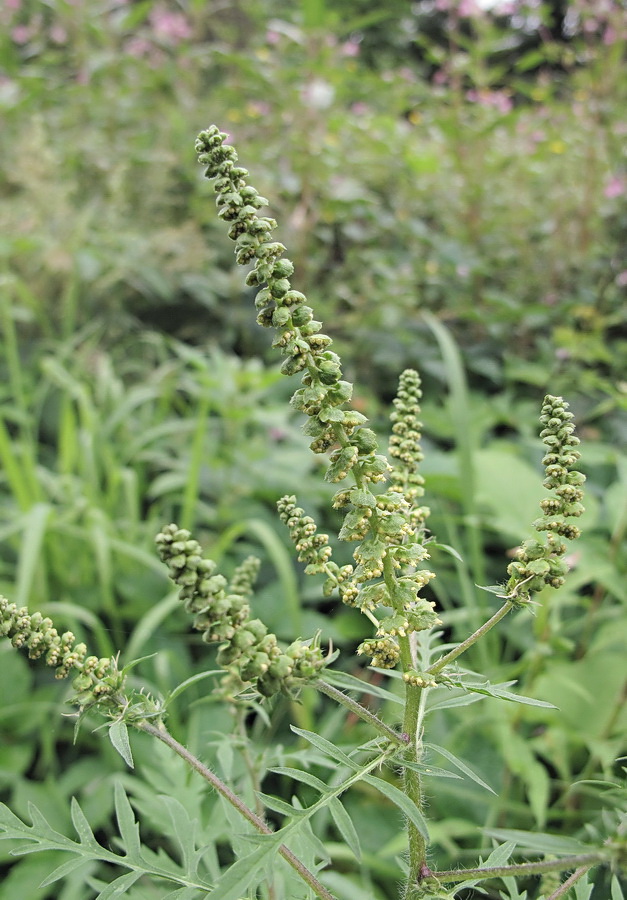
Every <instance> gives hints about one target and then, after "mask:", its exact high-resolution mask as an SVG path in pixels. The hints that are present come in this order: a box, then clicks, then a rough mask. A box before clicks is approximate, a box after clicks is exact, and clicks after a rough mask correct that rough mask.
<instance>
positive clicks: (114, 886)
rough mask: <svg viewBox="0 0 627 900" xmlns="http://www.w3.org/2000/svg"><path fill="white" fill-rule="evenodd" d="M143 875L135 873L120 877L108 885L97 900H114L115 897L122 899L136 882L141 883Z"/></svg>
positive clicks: (127, 873)
mask: <svg viewBox="0 0 627 900" xmlns="http://www.w3.org/2000/svg"><path fill="white" fill-rule="evenodd" d="M143 874H144V873H143V872H141V871H139V872H138V871H133V872H126V873H125V874H124V875H120V876H119V877H118V878H116V879H115V881H112V882H111V883H110V884H108V885H107V886H106V888H105V889H104V890H103V891H101V892H100V893H99V894H98V896H97V897H96V898H95V900H114V898H115V897H121V896H122V894H125V893H126V892H127V891H128V889H129V888H130V887H132V886H133V885H134V884H135V882H136V881H139V879H140V878H141V877H142V875H143Z"/></svg>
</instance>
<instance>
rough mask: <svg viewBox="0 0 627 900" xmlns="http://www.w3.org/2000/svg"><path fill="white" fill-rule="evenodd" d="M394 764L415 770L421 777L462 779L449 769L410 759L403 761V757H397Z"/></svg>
mask: <svg viewBox="0 0 627 900" xmlns="http://www.w3.org/2000/svg"><path fill="white" fill-rule="evenodd" d="M393 762H394V765H395V766H403V768H405V769H413V771H414V772H420V774H421V775H429V776H430V777H431V778H458V779H461V775H456V774H455V772H449V770H448V769H439V768H438V767H437V766H430V765H428V764H427V763H418V762H414V761H413V760H410V759H403V757H402V756H398V757H395V758H394V760H393Z"/></svg>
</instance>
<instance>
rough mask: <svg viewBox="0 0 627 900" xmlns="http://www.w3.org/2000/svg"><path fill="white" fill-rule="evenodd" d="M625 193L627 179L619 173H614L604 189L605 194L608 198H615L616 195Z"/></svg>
mask: <svg viewBox="0 0 627 900" xmlns="http://www.w3.org/2000/svg"><path fill="white" fill-rule="evenodd" d="M624 193H625V179H624V178H621V177H620V176H618V175H614V176H613V177H612V178H610V180H609V181H608V183H607V184H606V185H605V188H604V190H603V195H604V196H605V197H607V198H608V200H613V199H614V197H620V196H621V195H622V194H624Z"/></svg>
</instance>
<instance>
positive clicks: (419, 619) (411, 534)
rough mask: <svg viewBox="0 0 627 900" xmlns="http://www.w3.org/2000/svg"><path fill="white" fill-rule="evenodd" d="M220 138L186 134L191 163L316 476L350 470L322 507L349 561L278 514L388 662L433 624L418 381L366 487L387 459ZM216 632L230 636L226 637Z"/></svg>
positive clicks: (399, 409)
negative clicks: (336, 526)
mask: <svg viewBox="0 0 627 900" xmlns="http://www.w3.org/2000/svg"><path fill="white" fill-rule="evenodd" d="M226 137H227V135H226V134H224V133H222V132H220V131H219V129H218V128H217V127H216V126H215V125H212V126H210V127H209V128H207V129H206V130H205V131H203V132H201V133H200V134H199V136H198V139H197V141H196V151H197V153H198V161H199V162H200V163H201V164H203V165H205V166H206V169H205V175H206V177H207V178H209V179H214V180H215V181H214V189H215V191H216V194H217V200H216V202H217V206H218V215H219V216H220V218H222V219H223V220H225V221H226V222H228V223H229V236H230V237H231V239H232V240H234V241H235V244H236V250H235V256H236V260H237V262H238V263H240V264H241V265H248V264H250V263H252V264H253V268H252V270H251V271H250V272H249V274H248V276H247V278H246V283H247V284H248V285H249V286H251V287H255V288H258V292H257V295H256V298H255V306H256V308H257V310H258V315H257V321H258V322H259V324H261V325H263V326H265V327H272V328H274V329H275V330H276V337H275V339H274V346H276V347H278V348H279V349H280V350H281V353H282V354H283V356H284V357H285V361H284V363H283V366H282V369H281V370H282V372H283V373H284V374H286V375H292V374H295V373H297V372H302V373H303V376H302V386H301V387H300V388H299V389H297V390H296V392H295V393H294V395H293V397H292V400H291V404H292V406H293V407H294V408H295V409H297V410H299V411H301V412H304V413H305V414H306V415H307V416H308V417H309V418H308V421H307V423H306V424H305V426H304V431H305V433H306V434H307V435H308V436H309V437H311V438H312V441H311V444H310V447H311V449H312V450H313V452H314V453H325V452H327V451H329V452H330V464H329V467H328V469H327V471H326V474H325V479H326V480H327V481H329V482H331V483H337V482H340V481H343V480H344V479H345V478H347V477H348V476H349V475H350V476H351V477H352V479H353V482H354V486H353V487H352V488H351V487H348V488H345V489H342V490H340V491H338V492H337V493H336V495H335V497H334V501H333V505H334V506H335V507H336V508H342V507H348V508H349V509H348V512H347V513H346V516H345V519H344V524H343V526H342V528H341V530H340V533H339V538H340V540H345V541H357V542H359V544H358V546H357V548H356V549H355V551H354V554H353V556H354V559H355V563H356V566H355V567H353V566H344V567H342V568H340V567H339V566H338V565H337V564H336V563H334V562H333V561H332V560H331V550H330V548H329V547H328V538H327V537H326V535H322V534H317V533H316V525H315V523H314V522H313V520H312V519H311V518H310V517H309V516H305V515H304V512H303V510H301V509H300V508H299V507H297V506H296V501H295V498H293V497H284V498H283V499H282V500H281V501H280V502H279V512H280V515H281V518H282V520H283V521H284V522H285V523H286V524H287V525H288V528H289V529H290V533H291V536H292V539H293V540H294V543H295V544H296V548H297V550H298V554H299V559H300V561H301V562H306V563H307V567H306V572H307V573H308V574H318V573H320V574H325V575H326V583H325V588H324V590H325V594H326V595H329V594H330V593H331V592H332V591H333V590H335V589H338V590H339V593H340V597H341V599H342V601H343V602H344V603H347V604H348V605H350V606H356V607H358V608H360V609H361V610H362V611H363V612H364V613H365V614H366V615H367V616H368V617H369V618H370V619H371V621H372V622H373V624H374V625H375V626H376V627H377V629H378V638H377V639H376V640H378V641H380V642H383V643H384V645H385V648H386V649H385V650H383V649H380V650H376V652H377V653H378V654H379V655H381V654H383V657H384V658H385V659H386V660H388V662H389V661H390V660H391V659H392V658H393V657H394V656H395V651H394V649H393V644H394V641H393V638H394V637H395V636H396V635H399V636H401V637H402V636H406V635H408V634H410V633H411V632H412V631H416V630H421V629H425V628H430V627H432V626H433V625H436V624H438V623H439V621H440V620H439V619H438V617H437V615H436V613H435V612H434V610H433V604H432V603H430V602H427V601H426V600H423V599H422V598H418V597H417V593H418V591H419V590H420V589H421V588H422V587H423V586H424V585H425V584H426V583H427V581H428V580H429V579H430V578H432V577H433V574H432V573H431V572H427V571H426V570H419V571H416V570H415V567H416V565H417V563H419V562H420V561H422V560H424V559H426V558H427V557H428V553H427V552H426V550H425V549H424V547H423V546H422V544H421V543H420V542H419V536H420V535H421V533H422V532H423V531H424V528H423V523H424V519H425V518H426V516H427V515H428V510H427V509H426V508H420V507H418V506H416V503H415V501H416V499H417V498H418V497H420V496H421V494H422V478H421V477H420V476H419V475H418V474H417V471H416V469H417V465H418V462H419V461H420V459H421V458H422V453H421V451H420V445H419V439H420V423H419V422H418V419H417V413H418V411H419V407H418V399H419V397H420V379H419V378H418V375H417V374H416V373H415V372H413V371H411V370H410V371H408V372H406V373H404V375H403V376H402V378H401V384H400V387H399V396H398V398H397V400H396V401H395V407H396V412H395V414H394V417H393V426H394V436H393V439H392V442H391V455H392V456H393V457H396V458H397V459H398V460H399V462H400V465H399V466H398V472H397V474H395V475H393V476H392V481H391V485H390V489H389V490H388V491H387V493H385V494H380V495H375V494H374V493H373V492H372V490H371V486H372V485H374V484H377V483H379V482H382V481H385V480H386V478H387V477H388V475H389V474H390V473H391V472H392V471H393V470H392V467H391V466H390V464H389V463H388V460H387V459H386V458H385V456H382V455H379V454H378V453H377V450H378V445H377V438H376V435H375V434H374V432H373V431H372V430H371V429H370V428H367V427H364V426H365V423H366V421H367V420H366V418H365V416H363V415H362V414H361V413H359V412H357V411H356V410H352V409H345V408H344V407H345V405H346V404H347V403H348V401H350V399H351V395H352V386H351V385H350V384H349V383H348V382H346V381H343V380H342V370H341V367H340V359H339V357H338V356H337V355H336V354H335V353H333V351H332V350H330V349H329V347H330V344H331V340H330V338H329V337H327V335H324V334H321V327H322V325H321V323H320V322H317V321H316V320H315V319H314V318H313V311H312V309H311V308H310V307H309V306H307V303H306V298H305V297H304V295H303V294H301V293H300V292H299V291H296V290H294V289H293V288H292V285H291V282H290V278H291V276H292V274H293V272H294V266H293V264H292V262H291V261H290V260H289V259H285V258H284V257H283V254H284V252H285V247H284V246H283V244H280V243H278V242H275V241H273V240H272V232H273V231H274V229H275V228H276V222H275V220H274V219H271V218H269V217H267V216H263V215H260V213H259V210H261V208H262V207H265V206H266V205H267V200H266V199H265V198H264V197H260V196H259V194H258V193H257V191H256V190H255V189H254V188H253V187H251V186H250V185H249V184H248V183H247V180H246V179H247V177H248V171H247V170H246V169H244V168H242V167H241V166H239V165H238V164H237V163H238V156H237V152H236V151H235V149H234V148H233V147H230V146H228V145H225V143H224V142H225V140H226ZM399 570H400V572H399ZM382 578H383V579H384V580H383V581H378V582H377V583H376V584H374V585H368V584H366V583H367V582H370V581H373V580H377V579H382ZM378 605H383V606H386V605H387V606H388V607H389V608H391V611H392V614H391V617H389V619H390V621H389V622H388V623H387V625H385V624H383V623H381V622H380V620H379V619H378V618H377V617H376V616H375V615H374V612H373V611H374V609H375V607H377V606H378ZM384 622H385V620H384ZM224 639H225V640H231V638H230V637H228V635H227V636H225V638H224ZM373 647H374V645H373Z"/></svg>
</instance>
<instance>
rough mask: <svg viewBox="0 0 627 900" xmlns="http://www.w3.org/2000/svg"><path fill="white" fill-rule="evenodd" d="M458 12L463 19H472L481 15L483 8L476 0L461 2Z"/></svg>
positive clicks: (461, 0) (463, 0) (460, 0)
mask: <svg viewBox="0 0 627 900" xmlns="http://www.w3.org/2000/svg"><path fill="white" fill-rule="evenodd" d="M457 12H458V14H459V15H460V16H461V17H462V18H463V19H470V18H471V17H472V16H477V15H479V13H480V12H481V7H480V6H479V4H478V3H477V2H476V0H459V6H458V8H457Z"/></svg>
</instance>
